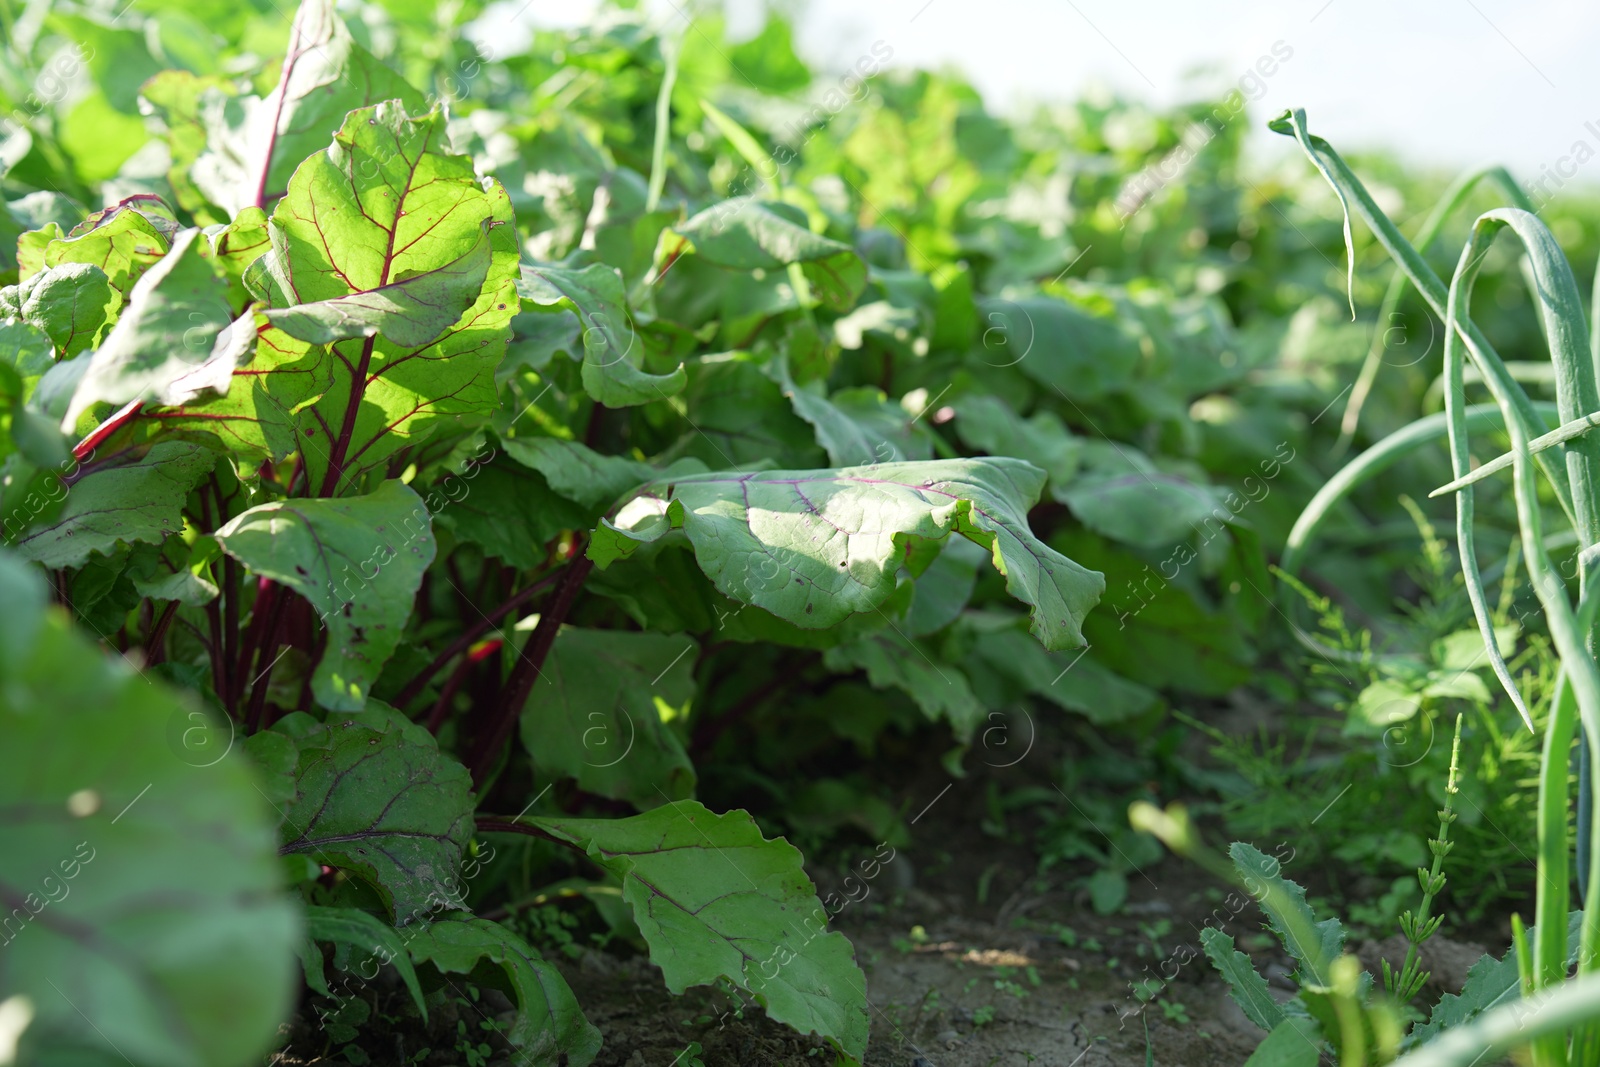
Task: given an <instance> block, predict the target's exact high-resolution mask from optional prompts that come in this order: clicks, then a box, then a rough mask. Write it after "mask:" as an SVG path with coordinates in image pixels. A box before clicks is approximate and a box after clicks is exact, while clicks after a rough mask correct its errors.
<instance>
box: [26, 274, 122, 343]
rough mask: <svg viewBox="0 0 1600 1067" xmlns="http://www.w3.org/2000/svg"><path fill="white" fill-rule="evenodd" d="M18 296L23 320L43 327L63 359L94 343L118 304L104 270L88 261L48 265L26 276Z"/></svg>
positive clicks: (120, 301) (118, 295)
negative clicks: (30, 275) (26, 278)
mask: <svg viewBox="0 0 1600 1067" xmlns="http://www.w3.org/2000/svg"><path fill="white" fill-rule="evenodd" d="M19 296H20V298H21V307H20V311H21V313H22V318H23V321H25V322H28V323H30V324H32V325H34V326H37V327H38V328H39V329H41V330H43V331H44V332H45V334H47V335H48V336H49V338H50V342H51V344H53V345H54V346H55V347H56V350H57V351H58V352H60V353H61V356H62V358H65V359H70V358H71V357H73V356H76V355H77V354H78V353H80V352H82V351H84V350H85V349H89V348H93V347H94V346H95V345H96V344H98V343H99V341H100V336H101V332H102V330H103V328H104V327H105V325H106V323H107V322H108V321H109V320H110V318H111V317H112V316H113V315H115V314H116V310H117V308H118V307H119V306H120V305H121V304H122V294H121V293H118V292H117V291H116V290H115V289H113V288H111V279H110V278H108V277H107V276H106V272H105V271H103V270H101V269H100V268H99V267H97V266H95V265H94V264H92V263H63V264H61V265H60V266H59V267H48V268H46V269H45V270H42V271H40V272H39V273H38V274H35V275H34V276H33V277H31V278H29V279H28V280H27V282H25V283H24V284H23V285H22V287H21V290H20V292H19Z"/></svg>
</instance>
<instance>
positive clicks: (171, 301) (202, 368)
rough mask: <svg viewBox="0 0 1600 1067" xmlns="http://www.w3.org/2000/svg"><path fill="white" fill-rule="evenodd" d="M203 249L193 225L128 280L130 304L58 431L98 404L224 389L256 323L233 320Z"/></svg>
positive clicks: (176, 398) (167, 399) (168, 401)
mask: <svg viewBox="0 0 1600 1067" xmlns="http://www.w3.org/2000/svg"><path fill="white" fill-rule="evenodd" d="M204 248H205V238H204V237H203V236H202V235H201V233H200V231H199V230H184V231H183V232H181V233H179V234H178V235H177V237H176V238H175V239H174V241H173V243H172V250H171V251H169V252H168V253H167V254H166V255H165V256H162V257H161V259H160V260H159V261H158V262H157V263H156V264H155V265H154V266H152V267H151V268H150V269H149V270H147V271H145V273H144V274H143V276H141V277H140V278H139V280H138V281H137V282H136V283H135V284H134V286H133V291H132V293H131V294H130V295H129V297H128V306H127V307H126V308H124V309H123V311H122V314H121V315H120V316H119V317H118V318H117V323H116V325H115V326H113V327H112V328H111V332H110V333H109V334H107V335H106V339H105V342H104V343H103V344H102V345H101V346H100V347H99V348H98V349H96V350H95V353H94V355H93V356H92V357H90V359H89V366H88V369H87V370H85V371H84V373H83V377H82V378H81V379H79V381H78V388H77V389H76V391H74V393H73V394H72V403H71V404H70V405H69V406H68V407H67V414H66V417H65V418H64V419H63V420H62V426H63V428H64V429H67V430H71V429H72V427H73V426H75V425H76V423H77V421H78V417H79V416H80V415H82V414H83V413H84V412H85V411H87V410H88V409H89V408H90V407H92V406H93V405H95V404H97V403H100V402H102V401H107V402H110V403H112V404H125V403H127V402H128V401H130V400H145V401H149V400H154V401H158V402H159V403H161V404H164V405H177V404H183V403H185V402H187V401H189V400H192V399H193V398H194V397H196V396H199V395H200V394H201V393H202V392H206V391H214V392H219V393H225V392H227V391H228V386H229V384H230V383H231V382H232V380H233V372H234V369H235V368H236V367H237V366H239V364H241V363H243V362H244V361H245V360H246V359H247V358H248V357H249V355H250V351H251V349H252V348H253V346H254V344H255V339H256V328H255V321H254V316H253V315H250V314H246V315H245V317H244V318H242V319H240V320H239V322H238V324H237V325H234V324H233V309H232V308H231V307H230V306H229V303H228V285H227V283H226V282H224V281H223V280H222V279H221V278H219V277H218V276H217V273H216V271H214V270H213V269H212V267H211V264H210V262H208V261H207V259H206V257H205V255H204V253H203V249H204Z"/></svg>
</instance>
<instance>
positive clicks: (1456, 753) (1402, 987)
mask: <svg viewBox="0 0 1600 1067" xmlns="http://www.w3.org/2000/svg"><path fill="white" fill-rule="evenodd" d="M1460 767H1461V716H1460V715H1459V714H1458V715H1457V716H1456V736H1455V740H1454V741H1453V742H1452V743H1451V745H1450V776H1449V778H1447V779H1446V780H1445V787H1444V807H1443V808H1441V809H1439V836H1438V837H1436V838H1434V839H1433V840H1432V841H1429V842H1428V848H1429V850H1430V851H1431V852H1432V853H1433V868H1432V869H1431V870H1429V871H1427V872H1424V871H1423V870H1422V868H1420V867H1418V868H1417V874H1418V876H1419V877H1418V880H1419V881H1421V882H1422V903H1421V905H1419V906H1418V908H1417V910H1416V912H1415V914H1414V917H1412V918H1410V919H1409V920H1406V919H1403V920H1402V921H1401V924H1400V925H1401V929H1402V931H1403V932H1404V933H1405V936H1406V940H1407V941H1409V942H1410V947H1409V948H1407V949H1406V959H1405V962H1404V963H1403V964H1401V965H1400V974H1399V975H1398V977H1397V978H1396V979H1395V980H1394V981H1390V980H1389V979H1390V977H1391V976H1390V972H1389V965H1388V961H1384V967H1383V972H1384V973H1383V977H1384V979H1385V981H1384V984H1385V985H1386V986H1388V987H1389V992H1391V993H1393V994H1395V996H1396V998H1397V999H1399V1000H1401V1001H1408V1000H1410V999H1411V998H1412V997H1414V996H1416V995H1417V992H1418V991H1419V990H1420V989H1421V988H1422V983H1424V982H1426V981H1427V980H1428V972H1426V971H1422V970H1421V968H1420V967H1419V965H1418V959H1419V955H1418V954H1419V952H1420V951H1421V949H1422V943H1423V942H1424V941H1426V940H1428V938H1429V937H1431V936H1433V932H1434V930H1436V929H1438V926H1439V924H1438V923H1437V922H1434V923H1432V924H1431V925H1430V923H1429V919H1430V917H1431V916H1430V915H1429V912H1430V911H1431V910H1432V908H1433V898H1434V897H1435V896H1437V895H1438V893H1439V891H1440V890H1442V889H1443V888H1444V883H1445V878H1444V858H1445V857H1446V856H1447V855H1449V854H1450V849H1451V847H1452V846H1451V844H1450V824H1451V823H1453V822H1455V821H1456V813H1455V800H1456V794H1457V793H1459V792H1460V791H1461V789H1460V786H1459V785H1457V776H1458V775H1459V773H1460ZM1441 918H1442V916H1441Z"/></svg>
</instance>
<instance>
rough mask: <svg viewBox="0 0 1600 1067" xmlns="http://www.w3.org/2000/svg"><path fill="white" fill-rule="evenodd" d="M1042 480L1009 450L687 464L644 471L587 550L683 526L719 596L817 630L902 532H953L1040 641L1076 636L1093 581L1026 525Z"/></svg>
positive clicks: (872, 585) (889, 553) (866, 601)
mask: <svg viewBox="0 0 1600 1067" xmlns="http://www.w3.org/2000/svg"><path fill="white" fill-rule="evenodd" d="M1043 484H1044V473H1043V472H1042V471H1040V470H1039V469H1038V468H1037V467H1033V466H1031V465H1029V464H1027V463H1024V462H1022V461H1021V460H1014V459H989V460H971V459H960V460H938V461H929V462H921V463H891V464H883V465H880V466H870V467H846V468H843V469H840V470H822V471H764V472H759V473H747V474H739V473H735V472H713V473H708V474H698V475H687V476H684V477H681V478H677V479H675V480H673V481H671V482H670V483H664V482H656V483H653V484H652V485H651V486H649V487H647V488H646V490H645V492H644V493H643V494H642V495H641V496H639V497H637V498H635V500H634V501H633V502H631V503H630V504H629V505H627V506H626V507H624V508H623V509H622V510H621V511H620V512H619V513H618V517H617V521H616V522H615V523H612V522H610V521H605V522H602V523H601V525H600V528H599V529H597V530H596V531H595V533H594V537H593V540H592V541H591V543H590V547H589V555H590V557H591V558H593V559H594V560H595V562H596V564H598V565H599V566H601V567H605V566H606V565H607V564H609V563H610V562H611V561H612V560H614V559H617V558H619V557H621V556H625V555H628V554H630V553H631V552H632V551H633V550H634V549H635V548H636V547H637V546H638V545H639V544H640V543H642V542H645V541H651V540H655V539H657V538H659V537H661V536H663V535H664V534H666V533H667V532H668V531H669V530H671V529H677V528H682V529H683V531H684V533H685V534H687V536H688V538H689V543H690V544H691V545H692V546H693V547H694V552H695V558H696V559H697V560H698V561H699V563H700V567H701V569H702V570H704V571H705V572H706V574H707V575H708V576H710V578H711V579H712V581H713V582H714V583H715V584H716V586H717V588H718V589H719V590H721V591H722V592H723V593H724V594H725V595H727V596H730V597H733V598H735V599H737V600H743V601H745V602H747V603H751V604H754V605H756V606H757V607H760V608H763V609H765V610H767V611H770V612H771V613H772V614H774V615H776V616H778V617H779V618H781V619H784V620H787V621H789V622H792V623H794V624H795V625H797V626H802V627H805V628H807V629H820V628H824V627H828V626H833V625H835V624H837V623H839V622H842V621H843V620H844V619H845V618H847V617H848V616H849V615H851V614H853V613H855V612H861V611H872V610H874V609H876V608H878V607H879V606H880V605H881V604H882V603H883V602H884V601H885V600H887V599H888V598H889V596H890V594H892V593H893V591H894V587H895V574H896V572H897V571H898V570H899V568H900V563H901V560H902V559H903V557H904V553H905V546H906V545H907V544H908V539H909V538H910V537H912V536H915V537H921V538H927V539H930V540H939V539H941V538H943V537H944V536H946V535H947V534H949V533H952V532H956V533H960V534H962V535H963V536H965V537H967V538H968V539H970V540H972V541H975V542H977V543H979V544H982V545H984V546H986V547H988V548H989V549H990V551H991V558H992V559H993V562H994V564H995V567H996V568H997V569H998V570H999V571H1000V572H1001V573H1002V574H1004V575H1005V576H1006V588H1007V589H1008V590H1009V591H1010V592H1011V594H1012V595H1013V596H1015V597H1017V598H1018V599H1019V600H1021V601H1022V602H1023V603H1025V604H1027V605H1029V607H1031V608H1032V609H1033V611H1032V627H1031V628H1032V632H1033V634H1034V636H1035V637H1037V638H1038V639H1039V641H1040V643H1042V644H1043V645H1044V646H1045V647H1046V648H1048V649H1050V650H1052V651H1055V650H1059V649H1064V648H1075V647H1077V646H1079V645H1081V644H1083V633H1082V628H1081V627H1082V622H1083V616H1084V614H1085V613H1086V612H1088V610H1089V609H1090V608H1091V607H1093V606H1094V603H1095V601H1097V600H1098V599H1099V597H1100V594H1101V592H1102V591H1103V590H1104V588H1105V584H1104V579H1103V578H1102V577H1101V576H1100V575H1099V574H1097V573H1095V572H1093V571H1088V570H1085V569H1084V568H1082V567H1080V566H1078V565H1077V564H1076V563H1074V562H1072V560H1070V559H1068V558H1067V557H1065V556H1063V555H1061V554H1060V553H1058V552H1056V551H1054V550H1053V549H1051V548H1050V547H1049V546H1048V545H1045V544H1044V543H1043V542H1041V541H1040V540H1039V539H1038V538H1036V537H1035V536H1034V535H1033V533H1032V531H1031V530H1029V528H1028V525H1027V511H1028V508H1029V507H1030V506H1031V505H1032V504H1033V502H1034V501H1035V500H1036V499H1037V498H1038V494H1039V490H1040V488H1042V486H1043Z"/></svg>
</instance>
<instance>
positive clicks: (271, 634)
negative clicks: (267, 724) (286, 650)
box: [240, 584, 289, 734]
mask: <svg viewBox="0 0 1600 1067" xmlns="http://www.w3.org/2000/svg"><path fill="white" fill-rule="evenodd" d="M268 595H271V596H272V604H271V606H270V607H268V608H267V613H268V618H267V623H266V626H265V627H264V629H263V631H262V632H263V633H264V634H265V635H266V636H265V638H264V639H263V640H262V642H261V653H260V656H259V658H260V659H263V660H266V661H267V665H266V666H265V667H263V668H262V669H261V673H260V674H258V675H256V677H255V678H253V679H252V680H251V682H250V714H249V716H248V717H247V718H246V719H245V730H246V732H248V733H252V734H253V733H255V732H256V731H257V730H259V729H260V728H261V715H262V713H263V712H264V711H265V709H266V706H267V688H268V686H269V684H270V683H271V681H272V668H274V667H276V666H277V665H278V661H277V659H276V658H274V659H267V657H268V656H272V655H273V654H274V653H276V652H277V651H278V645H279V644H280V643H281V642H280V641H279V640H278V633H279V631H280V630H281V629H282V627H283V610H284V607H285V606H286V605H287V604H288V601H289V598H288V597H287V596H286V595H284V588H283V586H281V585H276V584H274V585H273V586H272V589H271V590H270V591H269V594H268ZM259 607H260V601H259V599H258V600H257V608H258V609H259ZM241 677H243V675H242V673H241ZM240 695H241V696H242V695H243V693H241V694H240Z"/></svg>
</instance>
